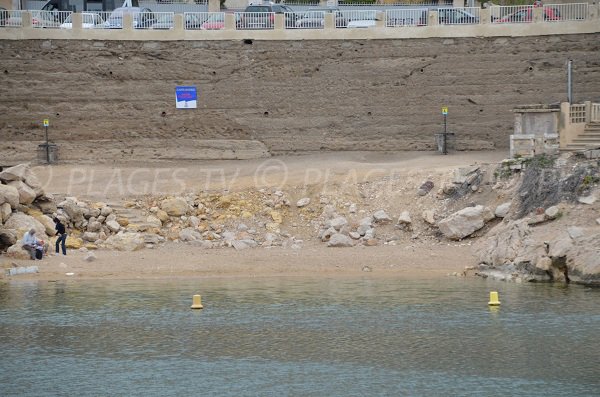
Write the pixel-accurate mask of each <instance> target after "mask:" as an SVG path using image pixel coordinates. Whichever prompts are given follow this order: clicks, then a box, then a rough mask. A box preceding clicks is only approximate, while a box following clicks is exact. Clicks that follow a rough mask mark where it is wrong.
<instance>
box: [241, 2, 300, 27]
mask: <svg viewBox="0 0 600 397" xmlns="http://www.w3.org/2000/svg"><path fill="white" fill-rule="evenodd" d="M248 13H250V14H248ZM256 13H260V14H256ZM274 14H285V22H284V24H285V27H294V26H295V25H296V13H294V10H292V9H291V8H290V7H288V6H286V5H283V4H259V5H249V6H248V7H246V9H245V10H244V13H243V14H242V17H241V19H240V23H239V25H238V28H239V29H272V28H273V26H274V25H275V16H274Z"/></svg>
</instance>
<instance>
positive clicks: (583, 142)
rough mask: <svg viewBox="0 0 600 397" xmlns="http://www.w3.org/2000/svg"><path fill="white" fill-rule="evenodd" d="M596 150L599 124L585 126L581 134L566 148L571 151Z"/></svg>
mask: <svg viewBox="0 0 600 397" xmlns="http://www.w3.org/2000/svg"><path fill="white" fill-rule="evenodd" d="M597 148H600V122H593V123H589V124H587V125H586V126H585V130H584V131H583V133H582V134H581V135H579V136H578V137H577V138H575V139H573V142H571V143H569V144H568V145H567V147H566V149H567V150H571V151H575V150H586V149H597Z"/></svg>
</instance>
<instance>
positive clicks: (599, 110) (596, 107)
mask: <svg viewBox="0 0 600 397" xmlns="http://www.w3.org/2000/svg"><path fill="white" fill-rule="evenodd" d="M590 110H591V111H590V113H591V115H590V121H591V122H592V123H600V103H592V104H591V109H590Z"/></svg>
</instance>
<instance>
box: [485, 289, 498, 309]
mask: <svg viewBox="0 0 600 397" xmlns="http://www.w3.org/2000/svg"><path fill="white" fill-rule="evenodd" d="M488 305H490V306H498V305H500V301H499V300H498V292H497V291H490V301H489V302H488Z"/></svg>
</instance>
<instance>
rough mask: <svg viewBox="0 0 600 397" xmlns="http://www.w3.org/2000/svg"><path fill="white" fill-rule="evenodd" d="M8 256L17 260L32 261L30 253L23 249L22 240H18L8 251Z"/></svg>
mask: <svg viewBox="0 0 600 397" xmlns="http://www.w3.org/2000/svg"><path fill="white" fill-rule="evenodd" d="M6 256H9V257H11V258H15V259H30V257H29V252H27V251H25V250H24V249H23V242H22V241H21V240H17V242H16V243H15V244H13V245H11V246H10V247H8V249H7V250H6Z"/></svg>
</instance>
